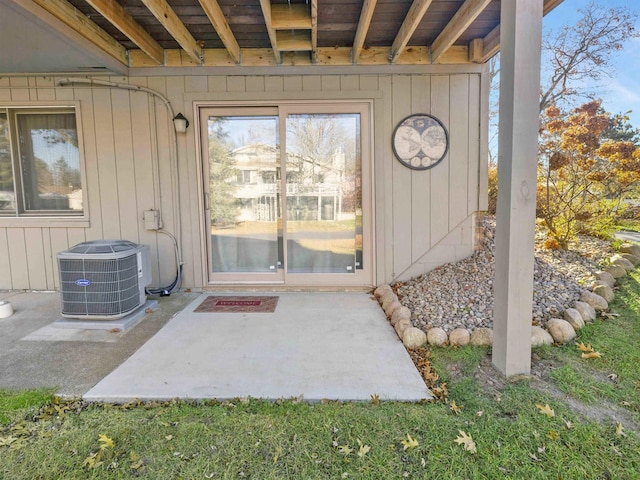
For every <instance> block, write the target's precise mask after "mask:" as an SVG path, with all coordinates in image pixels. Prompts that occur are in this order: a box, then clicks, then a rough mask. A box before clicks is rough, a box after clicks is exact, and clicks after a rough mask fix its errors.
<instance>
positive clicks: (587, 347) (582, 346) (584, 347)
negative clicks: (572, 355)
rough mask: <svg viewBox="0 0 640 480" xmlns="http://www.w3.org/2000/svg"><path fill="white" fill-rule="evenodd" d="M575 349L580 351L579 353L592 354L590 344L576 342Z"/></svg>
mask: <svg viewBox="0 0 640 480" xmlns="http://www.w3.org/2000/svg"><path fill="white" fill-rule="evenodd" d="M576 348H577V349H578V350H580V351H581V352H587V353H588V352H593V347H591V344H588V345H585V344H584V343H582V342H580V343H578V342H576Z"/></svg>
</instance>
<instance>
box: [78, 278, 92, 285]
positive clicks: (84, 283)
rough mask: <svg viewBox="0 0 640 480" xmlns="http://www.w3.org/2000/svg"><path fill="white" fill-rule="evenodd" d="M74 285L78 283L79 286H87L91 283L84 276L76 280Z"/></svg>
mask: <svg viewBox="0 0 640 480" xmlns="http://www.w3.org/2000/svg"><path fill="white" fill-rule="evenodd" d="M76 285H78V286H79V287H88V286H89V285H91V280H87V279H86V278H80V279H78V280H76Z"/></svg>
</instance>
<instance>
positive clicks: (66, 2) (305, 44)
mask: <svg viewBox="0 0 640 480" xmlns="http://www.w3.org/2000/svg"><path fill="white" fill-rule="evenodd" d="M31 1H32V2H33V3H35V4H37V5H38V6H39V7H40V8H42V9H44V10H46V11H47V12H48V13H49V14H51V15H53V16H54V17H55V18H57V19H58V20H60V21H61V22H63V23H64V24H66V25H67V26H68V27H70V28H72V29H73V30H75V31H76V32H77V33H78V34H80V35H81V36H82V37H84V38H85V39H86V40H88V41H89V42H91V43H93V44H94V45H95V46H97V47H99V48H100V49H101V50H103V51H104V52H106V53H108V54H109V55H110V56H112V57H114V58H115V59H116V60H118V61H119V62H121V63H122V64H123V65H125V66H128V67H158V66H166V67H176V66H198V65H201V66H232V65H244V66H269V65H278V64H280V65H312V64H319V65H385V64H431V63H442V64H452V63H469V62H476V63H484V62H486V61H487V60H489V59H490V58H491V57H492V56H493V55H495V54H496V53H497V52H498V50H499V48H500V0H31ZM509 1H512V0H509ZM540 1H541V2H544V13H545V14H546V13H548V12H549V11H551V10H552V9H553V8H554V7H555V6H557V5H558V4H560V3H561V2H562V0H540Z"/></svg>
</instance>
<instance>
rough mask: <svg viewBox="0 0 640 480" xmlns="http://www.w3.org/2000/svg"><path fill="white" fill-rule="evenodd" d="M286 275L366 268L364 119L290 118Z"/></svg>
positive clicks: (330, 116) (339, 116)
mask: <svg viewBox="0 0 640 480" xmlns="http://www.w3.org/2000/svg"><path fill="white" fill-rule="evenodd" d="M286 146H287V147H286V150H287V160H286V172H287V173H286V221H285V225H286V232H287V233H286V238H287V272H288V273H342V274H344V273H349V274H352V273H355V272H356V270H358V269H361V268H362V192H361V176H362V172H361V169H362V162H361V152H360V114H359V113H336V114H324V113H321V114H289V115H288V116H287V118H286Z"/></svg>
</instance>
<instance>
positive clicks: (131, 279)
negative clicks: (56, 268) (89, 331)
mask: <svg viewBox="0 0 640 480" xmlns="http://www.w3.org/2000/svg"><path fill="white" fill-rule="evenodd" d="M138 280H139V277H138V261H137V256H136V255H135V254H134V255H130V256H128V257H124V258H115V259H60V281H61V292H62V313H63V314H64V315H95V316H99V315H104V316H113V315H120V314H123V313H127V312H129V311H131V310H133V309H135V308H136V307H138V306H139V305H140V285H139V283H138ZM86 281H88V282H86Z"/></svg>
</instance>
